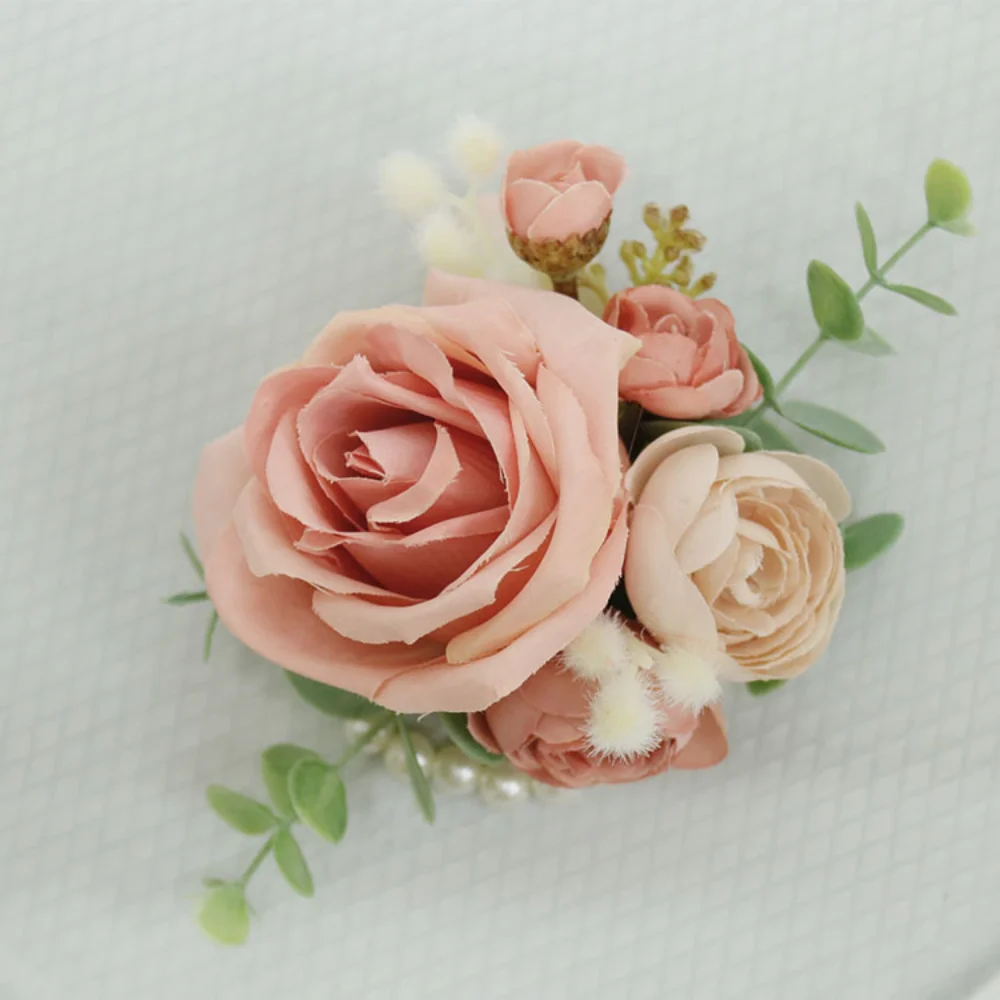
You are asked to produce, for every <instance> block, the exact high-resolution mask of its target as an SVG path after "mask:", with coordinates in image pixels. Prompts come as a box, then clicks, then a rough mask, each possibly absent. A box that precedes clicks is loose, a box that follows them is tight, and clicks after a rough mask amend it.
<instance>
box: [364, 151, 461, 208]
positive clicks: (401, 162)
mask: <svg viewBox="0 0 1000 1000" xmlns="http://www.w3.org/2000/svg"><path fill="white" fill-rule="evenodd" d="M378 181H379V189H380V190H381V192H382V195H383V197H384V198H385V199H386V201H388V202H389V204H390V205H391V206H392V207H393V208H394V209H396V211H397V212H401V213H402V214H403V215H405V216H406V217H407V218H408V219H421V218H423V217H424V216H425V215H426V214H427V213H428V212H430V211H433V210H434V209H435V208H437V207H438V206H439V205H440V204H441V203H442V202H443V201H444V200H445V198H447V197H448V189H447V188H446V187H445V184H444V180H443V179H442V177H441V174H440V173H439V172H438V170H437V168H436V167H435V166H434V164H433V163H431V162H430V161H429V160H426V159H424V157H422V156H417V154H416V153H411V152H409V151H407V150H401V151H399V152H397V153H391V154H390V155H389V156H387V157H386V158H385V159H384V160H382V162H381V163H380V164H379V166H378Z"/></svg>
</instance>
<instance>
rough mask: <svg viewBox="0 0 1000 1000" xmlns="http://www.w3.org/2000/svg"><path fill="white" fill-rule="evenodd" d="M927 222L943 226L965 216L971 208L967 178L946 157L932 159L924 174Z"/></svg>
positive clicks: (970, 192) (969, 186)
mask: <svg viewBox="0 0 1000 1000" xmlns="http://www.w3.org/2000/svg"><path fill="white" fill-rule="evenodd" d="M924 196H925V197H926V199H927V221H928V222H930V223H931V225H933V226H941V227H945V226H948V225H950V224H952V223H955V222H958V221H960V220H962V219H964V218H965V216H966V215H967V214H968V212H969V209H970V208H971V207H972V186H971V185H970V184H969V178H968V177H966V176H965V174H964V173H963V172H962V171H961V170H960V169H959V168H958V167H956V166H955V164H954V163H949V162H948V161H947V160H934V162H933V163H931V165H930V166H929V167H928V168H927V174H926V176H925V177H924Z"/></svg>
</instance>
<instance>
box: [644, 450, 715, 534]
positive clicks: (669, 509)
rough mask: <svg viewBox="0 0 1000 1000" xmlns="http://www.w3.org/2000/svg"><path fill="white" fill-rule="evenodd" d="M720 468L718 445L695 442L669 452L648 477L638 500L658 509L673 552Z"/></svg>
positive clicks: (708, 491)
mask: <svg viewBox="0 0 1000 1000" xmlns="http://www.w3.org/2000/svg"><path fill="white" fill-rule="evenodd" d="M718 467H719V453H718V451H716V448H715V445H712V444H696V445H692V446H691V447H689V448H684V449H682V450H681V451H676V452H674V453H673V454H671V455H668V456H667V457H666V458H665V459H664V460H663V461H662V462H661V463H660V464H659V466H658V467H657V469H656V471H655V472H654V473H653V474H652V476H650V477H649V481H648V482H647V483H646V487H645V489H644V490H643V491H642V495H641V496H640V498H639V503H640V504H642V505H643V506H649V507H653V508H655V509H656V510H657V511H658V512H659V514H660V517H661V518H662V520H663V530H664V532H665V538H666V545H667V547H668V549H669V551H670V552H671V553H673V550H674V547H675V546H676V545H677V543H678V541H680V538H681V536H682V535H683V534H684V532H685V531H687V530H688V528H689V527H690V526H691V525H692V524H693V523H694V521H695V518H697V517H698V515H699V512H700V511H701V509H702V507H703V506H704V504H705V501H706V500H707V499H708V497H709V494H710V492H711V489H712V483H713V482H714V481H715V474H716V470H717V469H718Z"/></svg>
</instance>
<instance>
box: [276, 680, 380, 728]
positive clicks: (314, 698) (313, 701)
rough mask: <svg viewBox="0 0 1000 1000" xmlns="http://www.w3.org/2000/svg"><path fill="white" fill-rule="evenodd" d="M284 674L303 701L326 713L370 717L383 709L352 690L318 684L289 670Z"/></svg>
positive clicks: (342, 716) (339, 716) (345, 717)
mask: <svg viewBox="0 0 1000 1000" xmlns="http://www.w3.org/2000/svg"><path fill="white" fill-rule="evenodd" d="M285 676H286V677H287V678H288V681H289V683H290V684H291V685H292V687H293V688H295V691H296V693H297V694H298V695H299V697H300V698H301V699H302V700H303V701H306V702H308V703H309V704H310V705H312V707H313V708H316V709H319V711H321V712H324V713H325V714H326V715H335V716H337V717H338V718H340V719H370V718H372V717H373V716H376V715H381V714H382V713H383V712H384V711H385V709H384V708H380V707H379V706H378V705H376V704H375V703H374V702H371V701H369V700H368V699H367V698H362V697H361V695H359V694H354V693H353V692H352V691H343V690H341V689H340V688H336V687H332V686H331V685H329V684H320V682H319V681H314V680H312V679H310V678H309V677H303V676H302V675H301V674H293V673H292V672H291V671H290V670H286V671H285Z"/></svg>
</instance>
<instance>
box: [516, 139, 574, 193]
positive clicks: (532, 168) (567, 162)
mask: <svg viewBox="0 0 1000 1000" xmlns="http://www.w3.org/2000/svg"><path fill="white" fill-rule="evenodd" d="M581 149H583V143H582V142H575V141H573V140H572V139H557V140H556V141H555V142H546V143H543V144H542V145H540V146H533V147H532V148H531V149H515V150H514V152H513V153H511V154H510V156H509V157H508V159H507V173H506V176H505V177H504V186H506V185H507V184H509V183H510V182H512V181H516V180H519V179H520V178H522V177H535V178H538V179H539V180H553V179H555V178H556V177H559V176H560V175H562V174H564V173H566V171H567V170H569V169H570V168H571V167H572V166H573V164H574V163H575V162H576V161H577V154H578V153H579V152H580V150H581Z"/></svg>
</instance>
